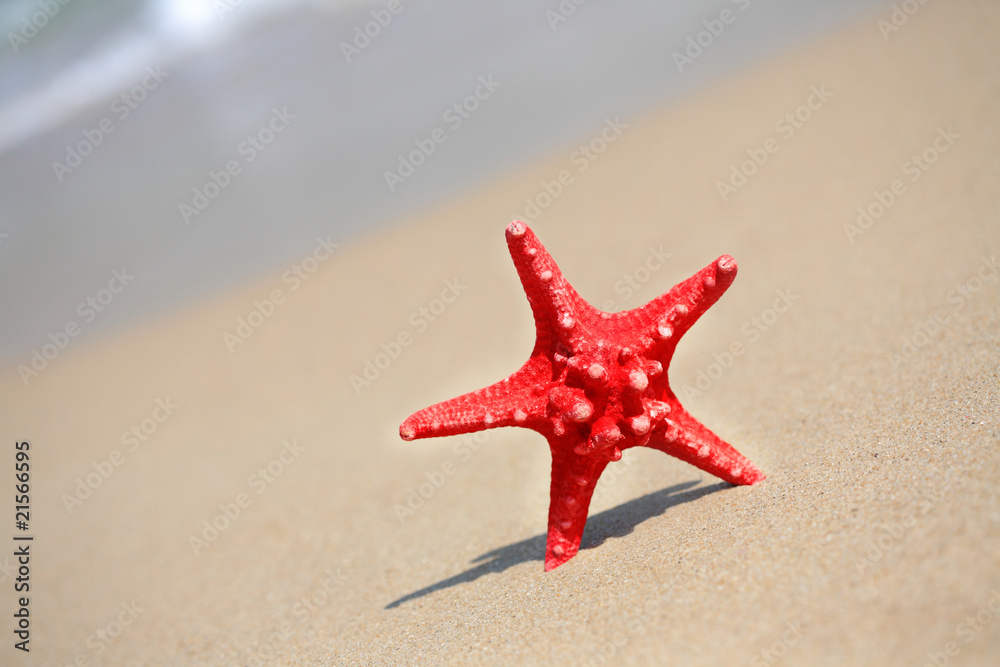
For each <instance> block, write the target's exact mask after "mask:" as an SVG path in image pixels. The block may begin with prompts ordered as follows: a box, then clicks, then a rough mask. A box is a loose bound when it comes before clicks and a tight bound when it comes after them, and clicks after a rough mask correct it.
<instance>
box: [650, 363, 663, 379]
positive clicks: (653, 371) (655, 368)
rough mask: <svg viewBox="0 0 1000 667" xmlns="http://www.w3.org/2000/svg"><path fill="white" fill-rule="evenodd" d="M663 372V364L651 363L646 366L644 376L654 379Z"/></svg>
mask: <svg viewBox="0 0 1000 667" xmlns="http://www.w3.org/2000/svg"><path fill="white" fill-rule="evenodd" d="M662 372H663V364H661V363H660V362H659V361H651V362H649V363H648V364H647V365H646V375H649V376H650V377H655V376H657V375H659V374H660V373H662Z"/></svg>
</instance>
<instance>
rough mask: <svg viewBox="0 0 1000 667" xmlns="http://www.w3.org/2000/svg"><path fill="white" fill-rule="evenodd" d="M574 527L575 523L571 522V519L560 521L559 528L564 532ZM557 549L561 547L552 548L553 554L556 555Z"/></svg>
mask: <svg viewBox="0 0 1000 667" xmlns="http://www.w3.org/2000/svg"><path fill="white" fill-rule="evenodd" d="M572 525H573V522H572V521H570V520H569V519H566V520H564V521H560V522H559V527H560V528H562V529H563V530H569V527H570V526H572ZM556 548H559V547H553V548H552V551H553V553H555V550H556Z"/></svg>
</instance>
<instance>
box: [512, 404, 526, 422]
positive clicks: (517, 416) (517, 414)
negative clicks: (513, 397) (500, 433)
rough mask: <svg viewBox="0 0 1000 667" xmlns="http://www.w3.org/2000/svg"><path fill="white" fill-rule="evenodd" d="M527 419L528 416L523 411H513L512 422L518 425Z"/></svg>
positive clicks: (519, 409)
mask: <svg viewBox="0 0 1000 667" xmlns="http://www.w3.org/2000/svg"><path fill="white" fill-rule="evenodd" d="M527 419H528V415H527V413H526V412H525V411H524V410H522V409H521V408H518V409H517V410H514V421H516V422H517V423H518V424H523V423H524V422H525V421H526V420H527Z"/></svg>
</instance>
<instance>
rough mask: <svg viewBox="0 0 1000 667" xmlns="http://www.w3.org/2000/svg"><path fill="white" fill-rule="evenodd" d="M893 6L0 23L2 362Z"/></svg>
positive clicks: (415, 2)
mask: <svg viewBox="0 0 1000 667" xmlns="http://www.w3.org/2000/svg"><path fill="white" fill-rule="evenodd" d="M886 4H887V3H884V2H880V1H879V0H838V1H837V2H830V1H829V0H768V1H764V0H716V1H712V2H698V3H692V2H680V1H679V0H674V1H663V0H635V1H631V2H608V1H601V0H591V1H589V2H588V1H583V2H580V0H576V1H575V2H574V1H573V0H562V1H561V2H560V1H559V0H548V1H532V0H506V1H505V2H468V1H466V2H460V1H458V0H412V1H410V0H399V1H398V2H396V1H395V0H394V1H393V2H389V0H377V1H374V2H363V1H360V0H301V1H293V0H286V1H284V2H282V1H280V0H146V1H143V2H135V1H126V0H68V1H67V0H17V1H14V0H7V1H5V2H4V3H2V4H0V27H2V34H3V36H4V39H3V44H2V48H0V312H2V313H3V315H4V335H3V336H2V337H0V358H2V359H3V360H4V361H5V362H7V363H8V364H9V366H10V367H14V365H16V364H18V363H26V362H27V361H28V360H29V358H30V355H31V353H32V350H33V349H39V348H41V346H43V345H44V344H46V343H48V342H49V337H48V335H49V333H50V332H54V331H60V330H62V329H63V327H65V325H66V323H67V322H68V321H70V320H79V321H80V322H81V329H82V331H81V332H80V334H79V338H78V340H82V339H86V338H89V337H92V336H95V335H99V334H100V333H101V332H105V331H108V330H111V329H113V328H117V327H120V326H122V325H125V324H128V323H130V322H134V321H136V320H137V319H139V318H146V317H149V316H151V315H154V314H161V313H162V312H164V311H169V310H170V309H177V308H179V307H181V306H183V305H184V304H188V303H191V302H192V300H195V299H199V298H204V297H207V296H209V295H211V294H213V293H217V292H219V291H220V290H225V289H227V288H230V287H232V286H234V285H236V284H239V283H240V282H241V281H245V280H248V279H252V278H254V277H256V276H259V275H260V274H262V273H264V272H267V271H271V270H275V269H277V268H279V267H284V266H287V265H288V264H289V262H291V261H292V260H294V259H297V258H299V257H301V256H302V255H303V253H305V252H307V251H308V250H310V249H311V248H312V247H313V246H314V245H315V243H316V241H315V239H316V237H317V236H323V237H324V238H326V237H328V236H329V237H330V238H332V239H333V240H334V241H335V242H339V243H343V242H344V241H349V240H350V239H351V238H352V237H354V236H356V235H358V234H362V233H364V232H365V231H366V230H371V229H373V228H374V227H376V226H380V225H389V224H392V222H393V220H398V219H400V218H401V217H402V216H404V215H409V214H412V213H413V212H414V211H416V210H419V209H422V208H425V207H428V206H430V205H432V204H433V203H435V202H439V201H440V200H442V199H445V198H447V197H449V196H452V195H454V194H456V193H459V192H462V191H464V190H468V189H469V188H471V187H473V186H475V185H476V184H478V183H481V182H483V181H485V180H488V179H491V178H495V177H497V176H498V175H501V174H503V173H505V172H507V171H510V170H513V169H514V168H515V167H517V166H519V165H522V164H524V163H526V162H530V161H532V160H536V159H540V158H541V157H543V156H544V155H546V154H547V153H551V152H552V151H555V150H559V149H564V148H566V147H570V146H573V145H574V142H577V141H581V140H584V139H589V138H590V137H592V136H594V135H595V132H597V131H599V130H600V128H601V127H603V126H604V125H605V122H606V120H607V119H609V118H612V119H613V118H615V117H620V118H622V119H629V118H634V117H635V116H636V115H638V114H641V113H642V112H643V111H644V110H645V109H648V108H652V107H655V106H657V105H662V104H664V103H668V102H670V101H673V100H676V99H678V98H680V97H681V96H683V95H685V94H687V93H689V92H690V91H692V90H695V89H697V88H699V87H702V86H705V85H706V84H707V83H709V82H711V81H712V80H713V79H715V78H717V77H720V76H722V75H724V74H728V73H732V72H733V71H735V70H737V69H739V68H744V67H747V66H748V65H750V64H752V63H754V62H756V61H759V60H760V59H764V58H769V57H772V56H774V55H775V54H777V53H779V52H781V51H782V50H785V49H788V48H790V47H793V46H795V45H797V44H799V43H801V42H803V41H806V40H809V39H812V38H815V37H816V36H817V35H819V34H820V33H822V32H824V31H828V30H831V29H834V28H836V27H837V26H839V25H841V24H844V23H847V22H851V21H853V20H857V19H858V18H859V16H860V15H863V14H864V13H866V12H867V13H873V12H875V11H878V10H881V9H882V8H884V6H885V5H886ZM721 30H724V31H725V39H718V40H717V39H715V37H714V35H713V34H712V33H714V32H719V31H721ZM698 40H700V41H701V45H696V43H697V41H698ZM477 95H478V97H477ZM470 96H471V97H470ZM456 105H457V106H456ZM731 113H732V114H739V113H740V110H739V109H732V110H731ZM435 130H439V131H440V133H439V134H438V135H437V137H438V142H434V143H428V142H429V141H431V142H433V139H432V136H433V135H432V133H433V132H434V131H435ZM441 137H445V140H443V141H442V140H441ZM421 146H423V147H424V148H423V149H422V150H423V152H424V153H425V155H424V156H423V157H422V159H421V156H420V155H417V156H416V157H415V158H414V161H419V162H422V164H419V165H417V166H415V168H414V169H413V171H412V173H410V172H409V170H408V168H407V167H406V166H405V165H404V166H401V163H400V160H401V159H403V160H404V161H407V162H408V161H409V157H408V156H410V155H411V154H412V152H413V151H420V150H421ZM430 148H433V149H434V150H433V153H431V154H430V155H426V153H428V152H429V149H430ZM401 156H403V157H402V158H401ZM227 166H228V167H229V168H230V170H229V171H228V172H227ZM410 166H414V165H413V164H412V163H411V164H410ZM387 172H395V173H396V175H397V176H400V178H399V179H398V180H397V179H396V178H394V177H392V176H387ZM518 213H519V211H511V217H512V218H513V217H514V216H515V215H516V214H518ZM116 270H117V271H124V272H125V275H126V276H132V277H133V278H131V280H130V281H129V284H128V289H125V290H124V291H122V293H121V294H117V295H115V296H114V299H113V302H112V303H108V304H99V305H101V307H100V308H98V307H97V306H91V307H90V308H92V309H93V310H94V311H95V312H98V311H99V316H92V317H91V319H90V320H89V321H88V320H87V319H86V317H84V318H83V319H81V315H83V313H81V312H80V311H79V310H78V306H79V304H81V302H82V301H83V300H84V299H86V298H87V297H88V296H92V295H95V294H98V293H99V291H100V290H101V289H103V288H105V287H107V286H108V283H109V280H110V279H111V276H112V275H113V272H114V271H116Z"/></svg>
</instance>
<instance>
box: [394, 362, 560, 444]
mask: <svg viewBox="0 0 1000 667" xmlns="http://www.w3.org/2000/svg"><path fill="white" fill-rule="evenodd" d="M550 369H551V366H550V365H549V364H548V363H546V362H545V360H544V359H542V358H540V357H531V358H530V359H528V362H527V363H525V364H524V366H522V367H521V368H520V369H519V370H518V371H516V372H515V373H514V374H513V375H510V376H509V377H507V378H504V379H503V380H500V381H499V382H496V383H494V384H491V385H490V386H488V387H486V388H484V389H479V390H477V391H471V392H469V393H467V394H463V395H461V396H458V397H456V398H453V399H451V400H448V401H443V402H441V403H437V404H436V405H432V406H430V407H429V408H424V409H423V410H420V411H419V412H415V413H413V414H412V415H410V416H409V417H407V418H406V421H404V422H403V423H402V424H401V425H400V427H399V435H400V437H401V438H403V440H416V439H418V438H434V437H438V436H444V435H459V434H462V433H475V432H476V431H483V430H486V429H489V428H500V427H501V426H527V427H532V426H535V425H537V424H538V423H540V422H541V420H543V418H544V415H545V405H546V397H545V396H544V395H541V396H539V395H534V394H533V393H532V389H533V388H534V387H536V386H538V385H539V384H540V383H542V382H544V381H545V380H547V379H548V374H550V373H551V370H550Z"/></svg>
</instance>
